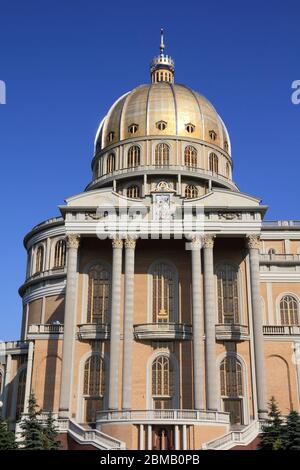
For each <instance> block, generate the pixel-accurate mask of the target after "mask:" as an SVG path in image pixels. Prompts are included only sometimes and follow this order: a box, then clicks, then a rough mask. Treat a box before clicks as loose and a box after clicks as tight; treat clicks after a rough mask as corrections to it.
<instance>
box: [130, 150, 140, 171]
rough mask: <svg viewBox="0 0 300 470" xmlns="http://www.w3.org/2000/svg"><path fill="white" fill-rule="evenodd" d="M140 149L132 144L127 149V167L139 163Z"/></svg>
mask: <svg viewBox="0 0 300 470" xmlns="http://www.w3.org/2000/svg"><path fill="white" fill-rule="evenodd" d="M140 160H141V150H140V147H139V146H138V145H132V146H131V147H130V148H129V149H128V168H133V167H135V166H139V165H140Z"/></svg>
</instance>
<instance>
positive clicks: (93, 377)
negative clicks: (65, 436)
mask: <svg viewBox="0 0 300 470" xmlns="http://www.w3.org/2000/svg"><path fill="white" fill-rule="evenodd" d="M104 394H105V368H104V361H103V359H102V357H101V356H100V355H99V354H97V355H96V354H94V355H92V356H91V357H90V358H89V359H87V361H86V362H85V365H84V383H83V398H84V411H85V422H86V423H94V422H95V421H96V413H97V411H101V410H103V399H104Z"/></svg>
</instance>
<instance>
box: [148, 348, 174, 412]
mask: <svg viewBox="0 0 300 470" xmlns="http://www.w3.org/2000/svg"><path fill="white" fill-rule="evenodd" d="M173 388H174V371H173V367H172V362H171V361H170V359H169V358H168V357H167V356H164V355H161V356H158V357H157V358H156V359H155V360H154V361H153V363H152V400H153V408H154V409H155V410H163V409H171V408H172V406H173V403H172V401H173V394H174V390H173Z"/></svg>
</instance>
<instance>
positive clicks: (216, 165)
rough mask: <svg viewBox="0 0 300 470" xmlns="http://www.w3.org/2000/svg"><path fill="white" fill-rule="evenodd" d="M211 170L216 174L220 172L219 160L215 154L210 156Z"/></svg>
mask: <svg viewBox="0 0 300 470" xmlns="http://www.w3.org/2000/svg"><path fill="white" fill-rule="evenodd" d="M209 170H210V171H213V172H214V173H218V170H219V159H218V156H217V155H216V154H215V153H211V154H210V155H209Z"/></svg>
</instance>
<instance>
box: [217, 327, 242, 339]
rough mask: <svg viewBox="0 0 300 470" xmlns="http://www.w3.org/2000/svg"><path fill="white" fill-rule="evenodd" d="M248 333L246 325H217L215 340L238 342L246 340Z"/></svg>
mask: <svg viewBox="0 0 300 470" xmlns="http://www.w3.org/2000/svg"><path fill="white" fill-rule="evenodd" d="M248 337H249V331H248V327H247V326H246V325H238V324H235V323H224V324H223V323H222V324H221V323H219V324H218V325H216V339H217V340H233V341H240V340H243V339H248Z"/></svg>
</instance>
